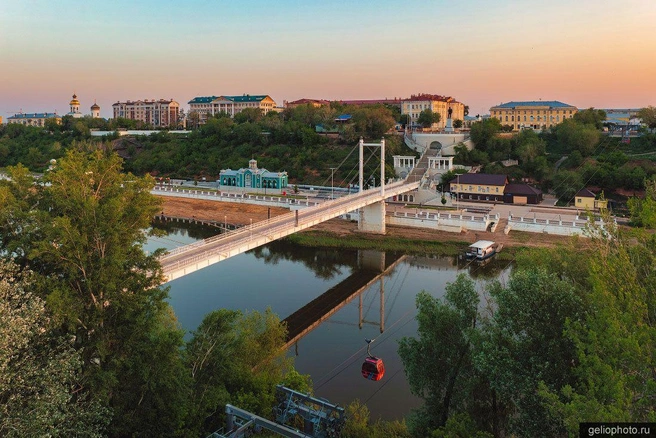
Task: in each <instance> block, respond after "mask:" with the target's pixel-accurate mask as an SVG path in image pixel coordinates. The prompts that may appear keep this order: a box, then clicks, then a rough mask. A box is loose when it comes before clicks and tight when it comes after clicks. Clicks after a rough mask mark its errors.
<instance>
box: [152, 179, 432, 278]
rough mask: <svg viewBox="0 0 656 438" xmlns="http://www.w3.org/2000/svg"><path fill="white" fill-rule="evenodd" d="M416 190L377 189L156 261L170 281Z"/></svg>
mask: <svg viewBox="0 0 656 438" xmlns="http://www.w3.org/2000/svg"><path fill="white" fill-rule="evenodd" d="M418 186H419V183H418V182H411V183H407V182H405V181H400V182H396V183H392V184H389V185H387V186H385V195H384V196H383V195H381V193H380V189H379V188H374V189H370V190H365V191H363V192H360V193H356V194H353V195H349V196H344V197H341V198H338V199H333V200H330V201H326V202H324V203H321V204H319V205H317V206H314V207H308V208H305V209H302V210H296V211H294V212H291V213H287V214H283V215H280V216H276V217H274V218H271V219H267V220H265V221H261V222H258V223H255V224H252V225H248V226H245V227H242V228H239V229H238V230H235V231H231V232H228V233H224V234H220V235H218V236H214V237H211V238H209V239H205V240H202V241H199V242H196V243H192V244H190V245H186V246H183V247H180V248H176V249H174V250H171V251H169V252H168V253H167V254H165V255H164V256H162V257H161V258H160V262H161V264H162V269H163V272H164V276H165V277H166V281H171V280H174V279H176V278H179V277H182V276H184V275H187V274H190V273H192V272H195V271H197V270H199V269H202V268H204V267H207V266H210V265H212V264H214V263H218V262H220V261H222V260H225V259H227V258H229V257H233V256H235V255H238V254H241V253H242V252H246V251H248V250H251V249H253V248H256V247H258V246H261V245H264V244H267V243H269V242H271V241H273V240H277V239H280V238H283V237H285V236H288V235H290V234H293V233H295V232H297V231H301V230H304V229H306V228H310V227H312V226H314V225H317V224H319V223H321V222H325V221H327V220H330V219H332V218H335V217H338V216H341V215H343V214H346V213H348V212H350V211H354V210H358V209H360V208H362V207H365V206H367V205H371V204H374V203H376V202H384V201H385V199H386V198H388V197H391V196H396V195H398V194H400V193H404V192H407V191H409V190H413V189H415V188H417V187H418Z"/></svg>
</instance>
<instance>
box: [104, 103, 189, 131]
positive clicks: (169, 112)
mask: <svg viewBox="0 0 656 438" xmlns="http://www.w3.org/2000/svg"><path fill="white" fill-rule="evenodd" d="M112 109H113V110H114V118H118V117H123V118H125V119H131V120H139V121H142V122H144V123H147V124H149V125H152V126H154V127H156V128H158V127H166V126H177V124H178V118H179V116H180V105H179V104H178V102H176V101H174V100H173V99H170V100H165V99H160V100H148V99H146V100H135V101H130V100H128V101H126V102H116V103H115V104H114V105H112Z"/></svg>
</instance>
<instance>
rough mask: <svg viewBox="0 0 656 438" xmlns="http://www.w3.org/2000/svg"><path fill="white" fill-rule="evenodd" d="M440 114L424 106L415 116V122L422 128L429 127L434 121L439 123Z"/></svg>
mask: <svg viewBox="0 0 656 438" xmlns="http://www.w3.org/2000/svg"><path fill="white" fill-rule="evenodd" d="M441 118H442V116H441V115H440V113H434V112H433V110H431V109H430V108H426V109H425V110H422V111H421V112H420V113H419V117H418V118H417V123H419V124H420V125H421V126H423V127H424V128H430V127H431V126H433V124H434V123H439V121H440V120H441Z"/></svg>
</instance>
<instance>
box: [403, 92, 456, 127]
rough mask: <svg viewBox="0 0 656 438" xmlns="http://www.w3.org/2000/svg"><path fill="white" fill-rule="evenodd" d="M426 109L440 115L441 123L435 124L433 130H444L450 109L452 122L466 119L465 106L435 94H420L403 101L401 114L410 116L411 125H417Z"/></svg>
mask: <svg viewBox="0 0 656 438" xmlns="http://www.w3.org/2000/svg"><path fill="white" fill-rule="evenodd" d="M426 109H430V110H431V111H433V112H434V113H437V114H439V115H440V121H439V122H438V123H435V124H433V126H432V128H433V129H444V127H445V126H446V120H447V119H448V118H449V109H451V119H452V120H464V119H465V105H463V104H462V103H460V102H458V101H456V100H455V99H454V98H453V97H445V96H438V95H435V94H418V95H413V96H410V98H409V99H405V100H403V103H402V104H401V114H407V115H408V116H409V118H410V120H409V122H410V125H415V124H417V119H419V114H421V112H422V111H424V110H426Z"/></svg>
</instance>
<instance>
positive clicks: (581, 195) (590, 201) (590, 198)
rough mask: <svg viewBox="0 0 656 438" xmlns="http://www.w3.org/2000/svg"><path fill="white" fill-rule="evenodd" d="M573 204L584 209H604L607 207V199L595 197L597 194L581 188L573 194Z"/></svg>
mask: <svg viewBox="0 0 656 438" xmlns="http://www.w3.org/2000/svg"><path fill="white" fill-rule="evenodd" d="M574 206H575V207H576V208H581V209H584V210H604V209H606V208H607V207H608V201H606V200H603V199H597V195H595V194H594V193H592V192H591V191H590V190H588V189H581V190H579V191H578V192H577V193H576V195H575V196H574Z"/></svg>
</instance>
